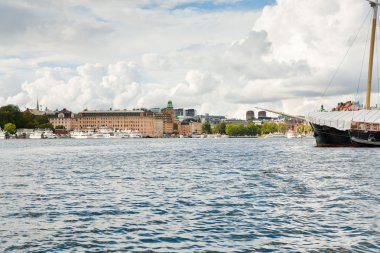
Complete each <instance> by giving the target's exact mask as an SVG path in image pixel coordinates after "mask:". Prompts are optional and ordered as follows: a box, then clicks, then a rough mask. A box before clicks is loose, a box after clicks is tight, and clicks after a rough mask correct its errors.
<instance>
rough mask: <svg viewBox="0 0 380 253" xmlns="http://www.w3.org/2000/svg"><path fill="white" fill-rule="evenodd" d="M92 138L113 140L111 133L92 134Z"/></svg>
mask: <svg viewBox="0 0 380 253" xmlns="http://www.w3.org/2000/svg"><path fill="white" fill-rule="evenodd" d="M92 138H95V139H106V138H107V139H108V138H111V134H110V133H102V132H95V133H93V134H92Z"/></svg>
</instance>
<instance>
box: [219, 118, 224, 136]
mask: <svg viewBox="0 0 380 253" xmlns="http://www.w3.org/2000/svg"><path fill="white" fill-rule="evenodd" d="M218 126H219V133H220V134H226V123H224V121H222V122H220V123H219V124H218Z"/></svg>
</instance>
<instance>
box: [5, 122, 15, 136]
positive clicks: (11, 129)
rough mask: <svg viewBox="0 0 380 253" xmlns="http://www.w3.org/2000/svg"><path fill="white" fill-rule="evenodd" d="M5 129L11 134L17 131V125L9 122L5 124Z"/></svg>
mask: <svg viewBox="0 0 380 253" xmlns="http://www.w3.org/2000/svg"><path fill="white" fill-rule="evenodd" d="M4 131H5V132H7V133H10V134H14V133H16V125H15V124H13V123H7V124H5V126H4Z"/></svg>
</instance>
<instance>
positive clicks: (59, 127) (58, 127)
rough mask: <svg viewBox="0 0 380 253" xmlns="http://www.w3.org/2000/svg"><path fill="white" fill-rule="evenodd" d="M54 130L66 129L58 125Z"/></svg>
mask: <svg viewBox="0 0 380 253" xmlns="http://www.w3.org/2000/svg"><path fill="white" fill-rule="evenodd" d="M55 129H66V128H65V127H64V126H62V125H59V126H56V127H55Z"/></svg>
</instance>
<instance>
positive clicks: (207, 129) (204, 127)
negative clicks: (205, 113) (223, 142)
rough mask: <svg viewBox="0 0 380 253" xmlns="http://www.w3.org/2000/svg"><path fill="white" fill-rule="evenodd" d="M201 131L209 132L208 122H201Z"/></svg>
mask: <svg viewBox="0 0 380 253" xmlns="http://www.w3.org/2000/svg"><path fill="white" fill-rule="evenodd" d="M202 132H203V133H205V134H211V125H210V122H207V121H206V122H204V123H203V124H202Z"/></svg>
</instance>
